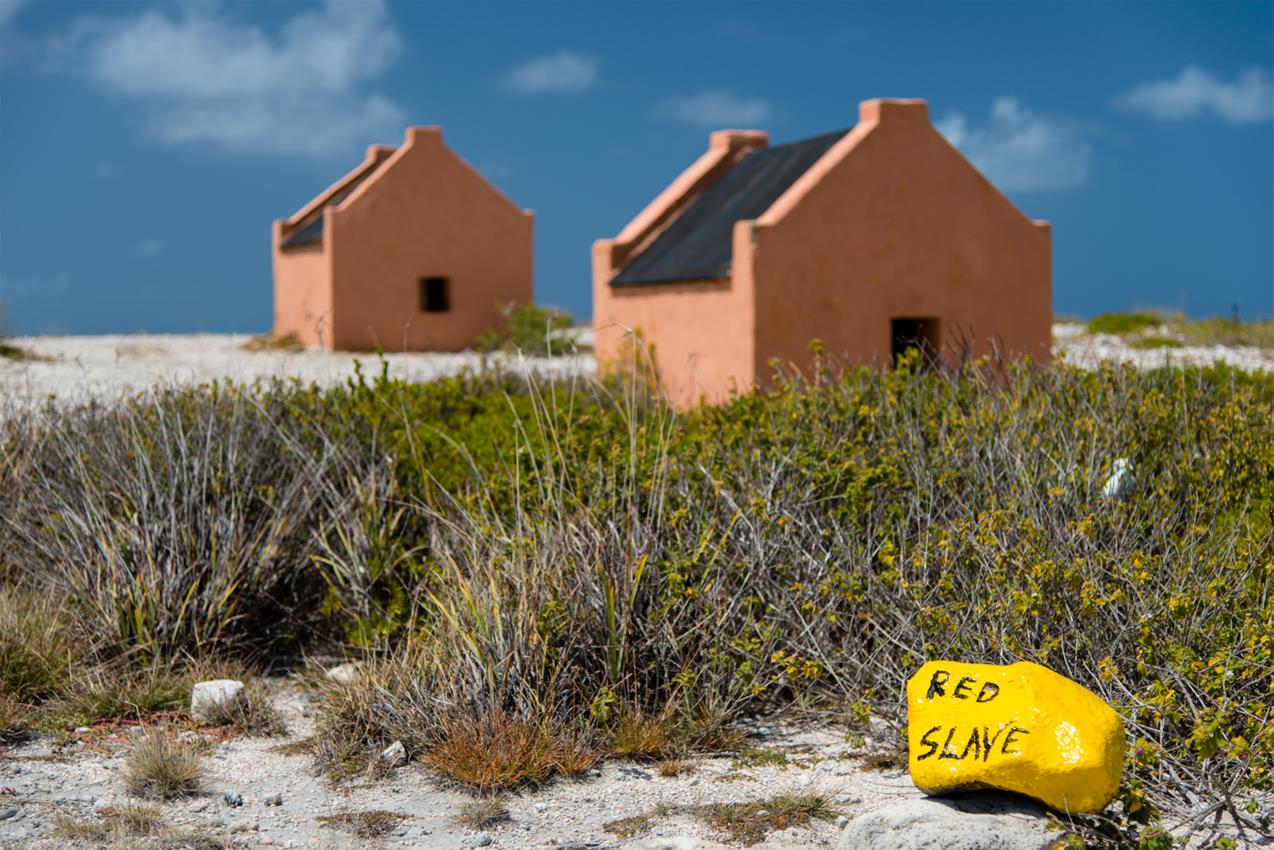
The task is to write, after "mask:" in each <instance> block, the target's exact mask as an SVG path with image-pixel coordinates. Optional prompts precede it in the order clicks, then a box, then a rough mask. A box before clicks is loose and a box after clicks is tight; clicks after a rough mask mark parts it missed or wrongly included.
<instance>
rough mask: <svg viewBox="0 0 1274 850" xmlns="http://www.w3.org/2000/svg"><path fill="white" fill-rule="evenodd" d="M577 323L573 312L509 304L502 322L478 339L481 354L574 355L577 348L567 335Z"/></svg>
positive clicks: (505, 307) (503, 306) (501, 315)
mask: <svg viewBox="0 0 1274 850" xmlns="http://www.w3.org/2000/svg"><path fill="white" fill-rule="evenodd" d="M573 324H574V322H573V320H572V319H571V317H570V314H569V313H565V312H563V311H561V310H558V309H555V308H553V307H540V306H538V305H536V304H516V303H509V304H504V305H502V306H501V307H500V323H499V325H498V326H496V327H494V328H492V329H490V330H488V331H486V332H485V333H483V334H482V336H481V337H479V339H478V350H479V351H507V352H522V353H523V354H531V355H541V356H543V355H548V356H549V357H555V356H558V355H562V354H572V353H574V352H575V351H576V350H577V346H576V344H575V342H574V340H572V339H571V338H570V337H569V336H568V335H567V334H566V333H565V332H566V331H569V330H570V329H571V327H572V325H573Z"/></svg>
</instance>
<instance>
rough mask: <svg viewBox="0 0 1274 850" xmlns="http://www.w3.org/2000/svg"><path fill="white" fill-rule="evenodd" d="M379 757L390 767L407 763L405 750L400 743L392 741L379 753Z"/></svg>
mask: <svg viewBox="0 0 1274 850" xmlns="http://www.w3.org/2000/svg"><path fill="white" fill-rule="evenodd" d="M380 757H381V759H383V760H384V761H385V762H386V763H387V764H389V765H390V766H391V767H398V766H400V765H404V764H406V763H407V748H406V747H404V746H403V742H402V741H394V743H392V744H390V745H389V746H388V747H386V748H385V749H384V750H382V751H381V754H380Z"/></svg>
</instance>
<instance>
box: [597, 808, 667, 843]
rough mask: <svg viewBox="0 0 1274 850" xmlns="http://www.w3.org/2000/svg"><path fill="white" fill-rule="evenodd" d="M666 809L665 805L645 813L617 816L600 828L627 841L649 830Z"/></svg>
mask: <svg viewBox="0 0 1274 850" xmlns="http://www.w3.org/2000/svg"><path fill="white" fill-rule="evenodd" d="M667 811H668V809H667V808H666V807H659V808H656V809H654V810H652V811H649V812H646V813H645V814H640V815H633V816H631V817H626V818H619V819H618V820H613V821H610V822H609V823H604V824H602V829H604V830H606V831H607V832H609V833H610V834H611V835H614V836H616V837H617V838H619V839H620V840H621V841H627V840H628V839H630V838H636V837H637V836H639V835H645V834H646V833H647V832H650V830H651V829H652V828H653V827H654V825H655V818H656V817H658V816H660V815H662V814H665V813H667Z"/></svg>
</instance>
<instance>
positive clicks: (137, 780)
mask: <svg viewBox="0 0 1274 850" xmlns="http://www.w3.org/2000/svg"><path fill="white" fill-rule="evenodd" d="M203 776H204V765H203V760H202V759H201V758H200V757H199V755H198V754H197V753H195V751H194V749H193V748H192V747H191V746H189V745H188V744H184V743H181V742H179V741H177V740H176V739H175V738H174V737H173V736H172V735H171V733H169V732H168V731H167V730H158V731H154V732H150V733H149V734H147V735H146V736H145V737H144V738H142V739H141V740H140V741H138V742H137V744H136V745H135V746H134V747H133V751H132V752H130V753H129V754H128V760H127V762H126V763H125V765H124V787H125V788H127V789H128V792H129V793H130V794H133V795H134V796H137V797H145V798H148V799H155V800H171V799H174V798H176V797H186V796H189V795H191V794H194V793H196V792H197V791H199V788H200V785H201V784H202V780H203Z"/></svg>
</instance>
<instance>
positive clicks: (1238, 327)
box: [1084, 310, 1274, 348]
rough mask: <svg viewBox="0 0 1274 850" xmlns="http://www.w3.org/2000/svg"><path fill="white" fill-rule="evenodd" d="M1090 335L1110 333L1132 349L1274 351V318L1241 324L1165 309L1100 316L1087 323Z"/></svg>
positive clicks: (1233, 320) (1220, 318)
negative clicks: (1216, 347)
mask: <svg viewBox="0 0 1274 850" xmlns="http://www.w3.org/2000/svg"><path fill="white" fill-rule="evenodd" d="M1084 327H1085V330H1087V331H1088V332H1089V333H1090V334H1112V335H1114V336H1119V337H1123V338H1125V339H1127V340H1128V342H1129V344H1131V345H1132V346H1133V347H1134V348H1180V347H1181V346H1183V345H1204V346H1211V345H1227V346H1236V345H1250V346H1255V347H1257V348H1274V319H1264V320H1261V321H1255V322H1244V321H1242V320H1240V319H1237V318H1228V319H1227V318H1222V317H1220V316H1213V317H1211V318H1207V319H1189V318H1186V317H1185V316H1182V315H1181V314H1180V313H1172V312H1168V311H1166V310H1147V311H1140V312H1133V313H1103V314H1101V315H1100V316H1097V317H1095V318H1093V319H1091V320H1089V321H1088V322H1087V323H1086V324H1085V326H1084Z"/></svg>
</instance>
